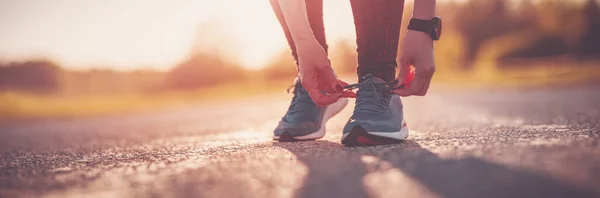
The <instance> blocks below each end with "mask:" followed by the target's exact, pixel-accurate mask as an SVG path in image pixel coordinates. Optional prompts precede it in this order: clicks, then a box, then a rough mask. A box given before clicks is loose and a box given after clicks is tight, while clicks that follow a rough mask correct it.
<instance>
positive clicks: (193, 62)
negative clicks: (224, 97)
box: [166, 54, 245, 90]
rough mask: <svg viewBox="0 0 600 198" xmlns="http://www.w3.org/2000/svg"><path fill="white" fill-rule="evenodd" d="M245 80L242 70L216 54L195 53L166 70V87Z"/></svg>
mask: <svg viewBox="0 0 600 198" xmlns="http://www.w3.org/2000/svg"><path fill="white" fill-rule="evenodd" d="M243 80H245V76H244V70H243V69H242V68H240V67H238V66H237V65H235V64H233V63H231V62H228V61H225V60H224V59H222V58H220V57H218V56H216V55H208V54H197V55H195V56H192V57H191V58H189V59H188V60H186V61H184V62H183V63H181V64H179V65H178V66H176V67H175V68H173V69H172V70H171V71H169V72H168V74H167V78H166V88H167V89H172V90H189V89H198V88H204V87H208V86H213V85H218V84H223V83H233V82H240V81H243Z"/></svg>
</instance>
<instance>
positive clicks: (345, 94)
mask: <svg viewBox="0 0 600 198" xmlns="http://www.w3.org/2000/svg"><path fill="white" fill-rule="evenodd" d="M342 97H343V98H356V93H354V92H352V91H344V92H343V93H342Z"/></svg>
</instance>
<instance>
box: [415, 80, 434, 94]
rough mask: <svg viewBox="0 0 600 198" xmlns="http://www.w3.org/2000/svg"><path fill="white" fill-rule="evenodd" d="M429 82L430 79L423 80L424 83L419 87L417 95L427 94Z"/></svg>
mask: <svg viewBox="0 0 600 198" xmlns="http://www.w3.org/2000/svg"><path fill="white" fill-rule="evenodd" d="M430 84H431V80H427V81H425V85H423V87H421V92H419V94H418V95H419V96H425V95H427V91H428V90H429V85H430Z"/></svg>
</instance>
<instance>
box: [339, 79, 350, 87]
mask: <svg viewBox="0 0 600 198" xmlns="http://www.w3.org/2000/svg"><path fill="white" fill-rule="evenodd" d="M339 81H340V84H341V85H342V86H343V87H345V86H348V85H350V84H348V83H347V82H345V81H343V80H339Z"/></svg>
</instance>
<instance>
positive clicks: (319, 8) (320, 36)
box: [271, 0, 327, 65]
mask: <svg viewBox="0 0 600 198" xmlns="http://www.w3.org/2000/svg"><path fill="white" fill-rule="evenodd" d="M305 2H306V12H307V15H308V22H309V23H310V27H311V29H312V31H313V33H314V35H315V38H316V39H317V41H318V42H319V44H321V46H323V48H324V49H325V52H327V41H326V39H325V26H324V25H323V0H305ZM271 6H272V7H273V11H274V12H275V15H276V16H277V19H278V20H279V24H281V27H282V28H283V32H284V34H285V38H286V39H287V41H288V44H289V45H290V48H291V50H292V56H294V60H296V65H297V64H298V54H297V53H296V45H295V44H294V40H293V39H292V35H291V33H290V30H289V28H288V27H287V24H286V22H285V18H284V16H283V12H282V11H281V8H280V7H279V3H278V2H277V0H271Z"/></svg>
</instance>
